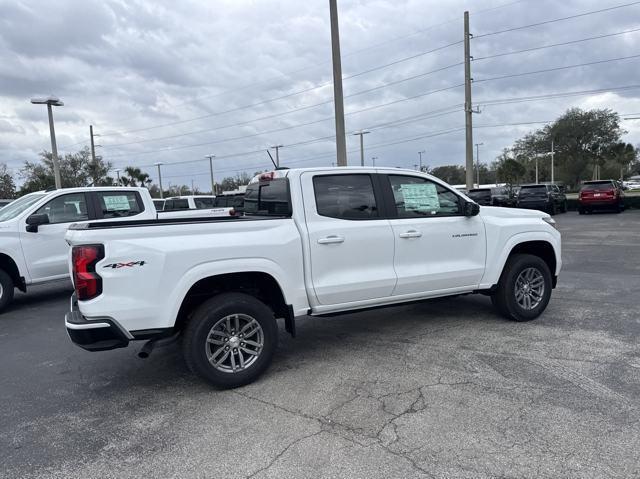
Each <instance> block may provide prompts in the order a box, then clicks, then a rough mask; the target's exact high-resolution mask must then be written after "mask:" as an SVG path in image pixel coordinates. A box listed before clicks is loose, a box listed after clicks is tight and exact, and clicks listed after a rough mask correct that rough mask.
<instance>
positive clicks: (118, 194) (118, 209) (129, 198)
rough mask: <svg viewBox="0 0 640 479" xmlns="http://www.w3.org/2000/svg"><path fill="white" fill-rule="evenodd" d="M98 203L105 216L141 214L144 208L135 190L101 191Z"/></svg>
mask: <svg viewBox="0 0 640 479" xmlns="http://www.w3.org/2000/svg"><path fill="white" fill-rule="evenodd" d="M96 195H97V196H98V205H99V208H100V209H101V210H102V217H103V218H122V217H126V216H135V215H137V214H140V213H141V212H142V211H143V210H144V208H143V206H142V201H141V200H140V198H139V197H138V195H137V194H136V193H135V192H134V191H125V192H123V191H104V192H103V191H99V192H96Z"/></svg>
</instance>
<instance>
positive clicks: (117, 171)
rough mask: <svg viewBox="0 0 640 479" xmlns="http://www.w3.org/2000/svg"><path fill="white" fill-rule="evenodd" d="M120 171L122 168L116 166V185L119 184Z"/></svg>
mask: <svg viewBox="0 0 640 479" xmlns="http://www.w3.org/2000/svg"><path fill="white" fill-rule="evenodd" d="M120 171H122V170H120V168H118V169H117V170H116V175H118V181H117V182H116V185H118V186H120Z"/></svg>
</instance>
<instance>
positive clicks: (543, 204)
mask: <svg viewBox="0 0 640 479" xmlns="http://www.w3.org/2000/svg"><path fill="white" fill-rule="evenodd" d="M517 206H518V208H528V209H531V210H542V211H546V212H547V213H549V214H550V215H555V214H556V213H557V212H558V211H561V212H563V213H565V212H566V211H567V197H566V195H565V194H564V193H563V192H562V190H561V189H560V188H558V186H557V185H522V186H521V187H520V192H519V193H518V203H517Z"/></svg>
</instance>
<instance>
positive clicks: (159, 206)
mask: <svg viewBox="0 0 640 479" xmlns="http://www.w3.org/2000/svg"><path fill="white" fill-rule="evenodd" d="M165 202H166V200H162V199H160V200H159V199H154V200H153V206H155V207H156V211H164V204H165Z"/></svg>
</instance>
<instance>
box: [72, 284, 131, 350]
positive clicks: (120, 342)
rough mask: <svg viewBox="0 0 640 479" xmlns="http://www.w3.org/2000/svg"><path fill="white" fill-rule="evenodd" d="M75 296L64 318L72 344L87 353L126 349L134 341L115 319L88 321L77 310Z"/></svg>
mask: <svg viewBox="0 0 640 479" xmlns="http://www.w3.org/2000/svg"><path fill="white" fill-rule="evenodd" d="M76 306H77V302H76V301H75V295H74V296H73V297H72V298H71V311H69V312H68V313H67V314H65V316H64V325H65V326H66V328H67V334H68V335H69V338H70V339H71V341H72V342H74V343H75V344H77V345H78V346H80V347H81V348H82V349H86V350H87V351H106V350H108V349H117V348H125V347H127V346H128V345H129V341H131V340H132V339H133V336H132V335H131V333H129V332H128V331H127V330H125V329H124V328H123V327H122V326H120V325H119V324H118V323H117V321H116V320H115V319H112V318H99V319H91V320H89V319H87V318H85V317H84V316H83V315H82V313H80V311H78V310H77V309H76Z"/></svg>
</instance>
